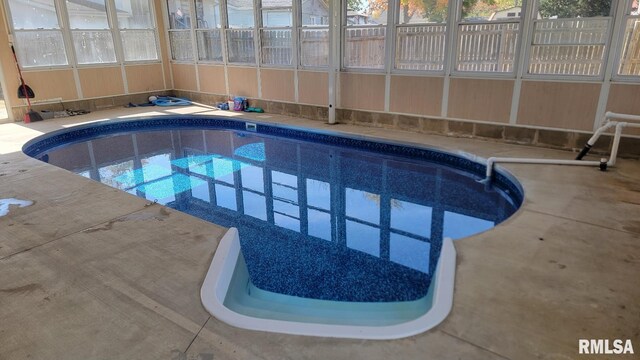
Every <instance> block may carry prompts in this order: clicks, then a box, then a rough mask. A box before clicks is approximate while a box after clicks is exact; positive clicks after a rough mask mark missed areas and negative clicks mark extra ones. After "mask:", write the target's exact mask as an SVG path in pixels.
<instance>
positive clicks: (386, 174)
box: [24, 116, 523, 302]
mask: <svg viewBox="0 0 640 360" xmlns="http://www.w3.org/2000/svg"><path fill="white" fill-rule="evenodd" d="M244 128H245V122H244V121H238V120H229V119H219V118H215V117H202V116H200V117H198V116H172V117H159V118H152V119H140V120H138V121H131V120H127V121H107V122H103V123H98V124H90V125H83V126H80V127H77V128H70V129H65V130H63V131H57V132H54V133H52V134H48V135H45V136H42V137H40V138H37V139H35V140H33V141H31V142H29V143H28V144H27V145H25V147H24V151H25V153H27V154H28V155H31V156H34V157H36V158H40V159H43V160H45V161H47V160H50V162H51V163H52V164H54V165H55V159H56V158H59V157H57V156H55V154H56V150H57V149H58V148H61V147H74V146H75V148H74V149H72V150H73V151H67V152H66V154H76V153H77V154H78V156H79V157H80V158H89V156H88V155H86V154H85V155H82V154H81V152H82V151H89V150H88V149H89V147H87V146H86V145H83V144H84V142H85V141H88V140H92V139H96V138H105V137H109V138H114V139H115V138H117V137H131V135H130V134H131V133H138V134H140V132H144V136H145V137H146V138H147V143H151V144H154V143H158V144H161V143H162V142H161V141H154V140H155V138H154V137H153V136H157V137H158V139H160V138H162V136H163V134H166V132H167V131H171V132H172V133H171V136H172V137H177V138H179V139H180V141H178V142H176V143H177V144H179V145H176V144H173V141H172V142H171V143H172V145H171V146H172V147H171V148H169V149H167V148H166V146H167V145H162V146H160V145H158V149H155V150H147V151H150V153H151V154H157V153H158V152H159V151H162V152H163V154H164V155H163V157H164V158H166V159H167V160H166V163H164V164H165V167H158V166H157V163H149V164H147V165H145V164H144V163H142V161H138V162H137V163H138V164H142V165H136V166H142V167H141V168H136V169H130V170H129V171H128V172H125V173H124V174H122V172H118V174H121V175H118V176H115V175H114V178H112V179H96V180H100V181H103V180H104V181H105V183H109V184H114V183H116V184H119V185H120V186H119V187H122V186H124V187H134V188H135V189H136V190H138V193H142V196H145V197H146V198H156V199H163V200H161V201H160V202H161V203H162V204H164V205H166V206H169V207H172V208H175V209H178V210H180V211H183V212H186V213H189V214H191V215H194V216H197V217H200V218H202V219H205V220H207V221H211V222H213V223H216V224H219V225H222V226H226V227H231V226H234V227H237V228H238V229H239V231H240V241H241V247H242V252H243V255H244V257H245V259H246V261H247V267H248V270H249V274H250V277H251V281H252V283H253V284H254V285H255V286H257V287H258V288H261V289H264V290H268V291H272V292H276V293H283V294H288V295H294V296H300V297H307V298H314V299H325V300H339V301H366V302H389V301H410V300H415V299H419V298H421V297H423V296H425V295H426V293H427V291H428V288H429V285H430V283H431V280H432V276H433V274H434V272H435V268H436V266H437V263H438V259H439V255H440V251H441V248H442V238H443V237H446V236H450V237H454V238H459V237H465V236H469V235H472V234H474V233H478V232H480V231H485V230H486V229H489V228H491V227H493V226H495V224H496V223H499V222H501V221H503V220H504V219H506V218H507V217H508V216H510V215H511V214H513V213H514V212H515V211H516V210H517V208H518V207H519V206H520V204H521V202H522V197H523V193H522V189H521V187H520V185H519V184H518V183H517V182H516V181H513V178H512V177H511V176H510V175H509V174H507V173H504V172H501V171H498V172H496V176H495V178H494V181H493V183H492V184H490V185H485V184H483V183H481V182H479V181H478V180H480V179H482V178H483V177H484V172H485V166H484V165H483V164H480V163H477V162H474V161H472V160H470V159H467V158H464V157H461V156H456V155H453V154H449V153H446V152H442V151H438V150H432V149H427V148H419V147H407V146H403V145H401V144H397V143H393V142H374V141H371V140H368V139H364V138H358V137H349V136H344V135H337V134H332V133H328V132H322V131H306V130H303V129H298V128H291V127H286V126H271V125H262V124H258V127H257V132H247V131H244V130H243V129H244ZM140 137H142V135H141V134H140V135H138V138H140ZM203 138H211V139H212V140H211V141H209V142H208V146H207V152H206V153H204V152H203V150H197V151H196V150H193V149H202V144H201V143H199V141H201V140H202V139H203ZM198 139H200V140H198ZM121 140H123V139H121ZM124 140H126V141H130V139H124ZM114 141H115V140H114ZM191 142H193V143H191ZM146 146H148V145H146ZM163 146H164V147H163ZM201 152H202V153H201ZM66 156H69V155H66ZM122 156H123V158H122V164H125V163H126V164H133V163H134V162H135V161H131V160H130V159H131V158H135V157H136V156H137V155H135V154H125V155H122ZM127 159H129V160H127ZM169 159H170V160H169ZM116 163H117V162H116ZM98 166H100V165H98ZM128 166H130V167H131V166H134V165H128ZM70 170H73V169H70ZM94 173H98V172H94ZM427 225H428V226H427Z"/></svg>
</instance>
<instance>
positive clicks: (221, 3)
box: [192, 0, 227, 65]
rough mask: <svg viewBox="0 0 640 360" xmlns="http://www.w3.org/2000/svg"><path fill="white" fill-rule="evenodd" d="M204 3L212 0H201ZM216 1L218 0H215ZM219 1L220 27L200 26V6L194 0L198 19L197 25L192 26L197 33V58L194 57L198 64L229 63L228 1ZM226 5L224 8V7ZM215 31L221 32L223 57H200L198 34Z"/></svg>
mask: <svg viewBox="0 0 640 360" xmlns="http://www.w3.org/2000/svg"><path fill="white" fill-rule="evenodd" d="M201 1H202V2H203V3H204V2H205V1H210V0H201ZM213 1H214V2H215V1H216V0H213ZM217 1H218V11H219V13H220V27H219V28H200V25H199V23H200V21H199V19H198V8H197V6H196V3H195V2H196V0H192V2H193V4H194V8H195V19H196V23H195V26H194V25H193V24H192V27H193V28H194V33H195V37H194V40H195V43H194V44H193V48H194V49H195V58H194V62H195V63H196V64H216V65H223V64H224V65H226V64H227V48H226V43H227V42H226V38H225V36H226V31H225V29H226V25H227V18H226V16H227V12H226V6H227V2H226V1H223V0H217ZM223 7H224V9H223ZM203 11H204V10H203ZM213 31H218V32H219V33H220V55H221V59H220V60H206V59H205V60H203V59H200V47H199V46H198V45H199V41H198V34H199V33H202V34H203V33H207V32H213Z"/></svg>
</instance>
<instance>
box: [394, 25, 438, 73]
mask: <svg viewBox="0 0 640 360" xmlns="http://www.w3.org/2000/svg"><path fill="white" fill-rule="evenodd" d="M446 38H447V26H446V25H441V24H437V25H421V26H401V27H398V28H397V40H396V57H395V59H396V64H395V66H396V69H403V70H428V71H442V70H443V68H444V53H445V47H446V46H445V45H446Z"/></svg>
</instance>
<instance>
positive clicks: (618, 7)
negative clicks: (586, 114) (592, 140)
mask: <svg viewBox="0 0 640 360" xmlns="http://www.w3.org/2000/svg"><path fill="white" fill-rule="evenodd" d="M611 6H614V7H615V8H614V11H615V12H614V13H613V14H612V15H613V19H612V20H613V30H612V31H611V32H610V33H609V44H610V45H609V48H608V49H606V50H607V51H606V53H605V56H604V61H605V64H606V67H605V70H604V79H603V82H602V86H601V87H600V97H599V98H598V107H597V108H596V116H595V119H593V129H594V130H596V129H597V128H598V127H599V126H600V121H601V119H602V118H603V117H604V113H605V111H607V102H608V100H609V90H610V89H611V78H612V76H613V72H614V69H615V68H616V66H614V65H616V64H617V61H616V60H617V59H618V56H616V54H617V53H618V52H619V46H620V38H621V37H622V36H621V35H620V32H624V30H625V27H624V25H623V22H624V21H625V13H626V11H627V8H628V7H627V6H628V3H627V1H613V2H612V3H611ZM611 28H612V26H609V29H611Z"/></svg>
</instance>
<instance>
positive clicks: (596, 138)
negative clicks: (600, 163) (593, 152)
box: [587, 121, 618, 146]
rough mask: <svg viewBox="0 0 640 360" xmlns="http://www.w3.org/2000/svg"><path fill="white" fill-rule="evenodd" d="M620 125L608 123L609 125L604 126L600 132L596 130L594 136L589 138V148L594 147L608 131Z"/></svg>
mask: <svg viewBox="0 0 640 360" xmlns="http://www.w3.org/2000/svg"><path fill="white" fill-rule="evenodd" d="M617 124H618V123H617V122H615V121H608V122H607V123H605V124H604V125H602V126H601V127H599V128H598V130H596V131H595V132H594V133H593V135H592V136H591V138H589V140H588V141H587V144H589V146H593V145H594V144H595V143H596V141H598V139H599V138H600V136H601V135H602V134H603V133H604V132H605V131H607V130H609V129H610V128H612V127H614V126H616V125H617Z"/></svg>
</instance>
